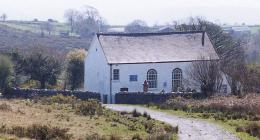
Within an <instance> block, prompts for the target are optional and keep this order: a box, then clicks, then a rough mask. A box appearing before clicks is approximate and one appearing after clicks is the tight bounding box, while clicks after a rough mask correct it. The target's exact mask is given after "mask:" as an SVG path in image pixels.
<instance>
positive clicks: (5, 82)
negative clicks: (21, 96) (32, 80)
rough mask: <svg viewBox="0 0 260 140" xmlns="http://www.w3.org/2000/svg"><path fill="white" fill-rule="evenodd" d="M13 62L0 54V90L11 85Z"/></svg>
mask: <svg viewBox="0 0 260 140" xmlns="http://www.w3.org/2000/svg"><path fill="white" fill-rule="evenodd" d="M12 74H13V64H12V62H11V60H10V59H9V58H8V57H6V56H3V55H0V92H1V91H5V90H6V89H7V88H8V87H10V85H11V81H12Z"/></svg>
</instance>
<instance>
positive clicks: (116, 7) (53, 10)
mask: <svg viewBox="0 0 260 140" xmlns="http://www.w3.org/2000/svg"><path fill="white" fill-rule="evenodd" d="M84 5H89V6H92V7H95V8H96V9H97V10H98V11H99V13H100V15H101V16H102V17H104V18H105V20H106V21H107V22H108V23H109V24H111V25H125V24H128V23H129V22H131V21H132V20H134V19H141V20H144V21H146V22H147V23H148V24H149V25H155V24H169V23H171V22H172V21H173V20H175V21H180V20H184V19H186V18H188V17H191V16H194V17H195V16H200V17H203V18H205V19H207V20H210V21H213V22H216V23H218V24H241V23H246V24H247V25H255V24H260V0H0V14H2V13H6V14H7V16H8V19H9V20H32V19H34V18H37V19H39V20H46V19H49V18H52V19H56V20H59V21H62V22H63V21H64V12H65V11H66V10H67V9H78V10H80V9H82V8H83V6H84Z"/></svg>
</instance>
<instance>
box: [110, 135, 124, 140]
mask: <svg viewBox="0 0 260 140" xmlns="http://www.w3.org/2000/svg"><path fill="white" fill-rule="evenodd" d="M109 140H121V138H120V137H119V136H118V135H115V134H112V135H110V138H109Z"/></svg>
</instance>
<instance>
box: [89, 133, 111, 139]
mask: <svg viewBox="0 0 260 140" xmlns="http://www.w3.org/2000/svg"><path fill="white" fill-rule="evenodd" d="M85 140H107V138H106V137H104V136H100V135H98V134H93V135H88V136H86V139H85Z"/></svg>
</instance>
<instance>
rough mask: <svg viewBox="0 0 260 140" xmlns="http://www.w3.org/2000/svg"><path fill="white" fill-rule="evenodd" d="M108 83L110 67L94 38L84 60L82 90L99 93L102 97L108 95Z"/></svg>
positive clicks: (96, 39)
mask: <svg viewBox="0 0 260 140" xmlns="http://www.w3.org/2000/svg"><path fill="white" fill-rule="evenodd" d="M109 81H110V66H109V65H108V64H107V60H106V58H105V55H104V52H103V50H102V48H101V46H100V43H99V41H98V38H97V37H94V39H93V40H92V43H91V45H90V48H89V50H88V54H87V56H86V58H85V76H84V90H85V91H91V92H99V93H101V94H102V95H103V94H109V91H110V87H109V86H110V82H109ZM101 97H102V96H101ZM102 100H103V99H102Z"/></svg>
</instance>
